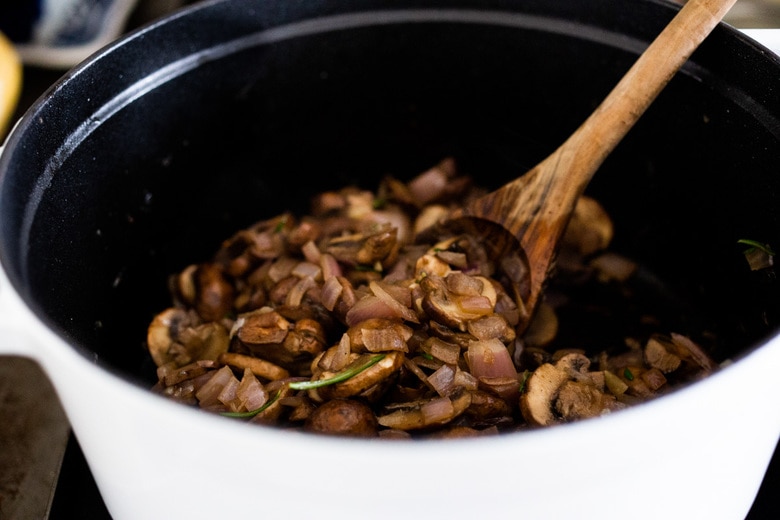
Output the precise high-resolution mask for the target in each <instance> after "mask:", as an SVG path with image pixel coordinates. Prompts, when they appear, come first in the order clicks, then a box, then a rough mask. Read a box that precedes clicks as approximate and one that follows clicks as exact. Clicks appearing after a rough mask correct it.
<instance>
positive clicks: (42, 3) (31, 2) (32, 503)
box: [0, 0, 780, 520]
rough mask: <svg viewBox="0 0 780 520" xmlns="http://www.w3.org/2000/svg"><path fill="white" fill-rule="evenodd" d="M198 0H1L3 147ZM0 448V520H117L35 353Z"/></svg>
mask: <svg viewBox="0 0 780 520" xmlns="http://www.w3.org/2000/svg"><path fill="white" fill-rule="evenodd" d="M199 1H201V0H0V145H2V142H3V140H4V139H5V136H6V134H7V132H8V130H9V128H10V126H11V125H12V124H13V122H15V121H17V120H18V119H19V118H20V117H21V116H22V114H23V113H24V112H25V111H26V110H27V109H28V108H29V107H30V105H32V104H33V103H34V102H35V100H36V99H38V98H39V97H40V96H41V95H43V94H44V93H45V92H46V90H47V89H48V88H49V87H50V86H51V85H53V84H54V83H55V82H56V81H57V80H58V79H59V78H60V77H61V76H62V75H63V74H65V73H66V72H67V70H68V69H70V68H71V67H72V66H74V65H76V64H78V63H79V62H80V61H82V60H83V59H84V58H86V57H87V56H88V55H90V54H92V52H94V51H96V50H97V49H99V48H100V47H102V46H103V45H105V44H106V43H108V42H110V41H111V40H113V39H115V38H117V37H119V36H121V35H122V34H123V33H125V32H127V31H130V30H132V29H135V28H137V27H139V26H141V25H144V24H146V23H148V22H151V21H153V20H155V19H157V18H159V17H161V16H164V15H166V14H168V13H170V12H171V11H173V10H175V9H178V8H181V7H184V6H186V5H188V4H194V3H197V2H199ZM551 1H552V0H551ZM558 1H574V0H558ZM625 1H627V2H630V1H632V0H625ZM677 1H678V2H679V3H683V2H684V0H677ZM726 22H727V23H729V24H730V25H733V26H735V27H737V28H740V29H769V28H772V29H775V28H776V29H778V30H780V0H738V2H737V4H736V5H735V6H734V7H733V8H732V10H731V12H730V13H729V14H728V15H727V17H726ZM3 35H5V36H3ZM0 446H1V447H2V448H1V449H0V519H3V520H22V519H36V520H38V519H41V520H46V519H52V520H57V519H73V518H89V519H91V520H109V519H110V517H109V515H108V513H107V511H106V510H105V506H104V505H103V503H102V499H101V498H100V495H99V493H98V491H97V488H96V487H95V483H94V480H93V479H92V477H91V474H90V473H89V469H88V468H87V466H86V463H85V461H84V459H83V455H82V454H81V451H80V448H79V446H78V443H77V442H76V441H75V439H74V438H73V436H72V435H71V434H70V430H69V425H68V424H67V419H66V418H65V416H64V413H63V412H62V410H61V409H60V408H59V405H58V401H57V398H56V395H55V394H54V391H53V389H52V388H51V387H50V385H48V384H47V381H46V379H45V377H44V376H43V375H42V373H40V370H39V369H38V367H37V365H35V364H34V363H33V362H31V361H29V360H26V359H21V358H14V357H0ZM778 486H780V454H778V453H776V455H775V460H773V462H772V465H771V466H770V469H769V472H768V473H767V477H766V480H765V482H764V485H763V487H762V488H761V491H760V493H759V498H758V499H757V501H756V504H755V506H754V508H753V510H752V511H751V512H750V515H749V517H748V520H764V519H770V518H771V519H776V518H780V502H778V498H777V497H775V496H774V495H775V494H776V492H777V490H778Z"/></svg>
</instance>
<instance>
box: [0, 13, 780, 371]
mask: <svg viewBox="0 0 780 520" xmlns="http://www.w3.org/2000/svg"><path fill="white" fill-rule="evenodd" d="M420 4H424V3H422V2H415V1H409V0H404V1H395V0H394V1H393V2H380V1H361V2H357V1H355V2H308V1H307V2H291V1H288V2H252V1H246V0H240V1H216V2H208V3H204V4H201V5H199V6H196V7H195V8H191V9H189V10H187V11H183V14H182V15H180V16H177V17H173V18H171V19H168V20H166V21H164V22H161V23H158V24H156V25H153V26H150V27H147V28H145V29H143V30H141V31H139V32H138V33H136V34H134V35H133V36H132V37H131V38H129V39H127V40H126V41H123V42H121V43H119V44H118V45H116V46H114V47H113V48H112V49H110V50H109V51H108V52H104V53H102V54H100V55H98V56H97V57H96V58H94V59H93V60H91V61H88V62H86V63H85V64H84V65H82V66H81V67H78V68H76V69H75V70H73V71H71V72H70V73H69V74H67V75H66V77H64V78H63V80H62V81H60V82H59V83H58V84H56V85H55V86H53V87H52V89H51V90H50V91H49V92H48V93H47V95H46V96H44V97H43V98H42V99H41V100H40V101H39V102H38V103H37V104H36V105H35V106H34V107H33V108H32V109H31V111H30V112H29V113H28V114H27V115H26V117H25V119H24V120H23V122H22V123H21V125H20V127H19V128H18V129H17V130H16V131H15V132H14V134H13V136H12V137H11V139H10V141H9V143H8V146H7V150H6V153H5V154H4V156H3V159H2V161H3V162H2V176H3V179H2V199H1V200H0V201H1V203H2V206H1V207H2V222H3V226H2V259H3V263H4V265H5V269H6V270H7V271H8V272H9V275H10V277H11V279H12V281H13V283H14V284H15V285H16V287H17V288H18V289H19V290H20V291H21V293H22V294H23V296H24V297H25V298H26V300H27V301H28V302H29V304H30V306H31V307H32V308H34V309H35V310H36V311H37V312H38V313H40V315H41V316H42V317H43V318H44V320H45V321H46V322H48V323H49V324H50V325H51V326H52V327H53V328H54V329H55V330H57V331H58V332H59V333H60V334H62V335H63V336H64V337H66V338H68V339H70V340H72V342H73V344H74V345H77V346H78V348H79V349H82V351H83V352H84V354H85V355H87V356H89V357H90V358H92V357H96V358H97V359H98V361H99V362H101V363H102V364H104V365H105V366H106V367H109V368H110V369H111V370H115V371H117V372H120V373H121V374H123V375H125V376H128V377H129V378H131V379H133V380H135V381H138V382H139V383H141V384H143V385H144V386H146V385H148V384H150V380H149V378H148V376H149V375H150V370H149V369H150V367H149V361H148V360H147V357H146V353H145V351H144V340H145V334H146V327H147V325H148V323H149V321H150V320H151V318H152V317H153V315H154V314H155V313H156V312H158V311H160V310H161V309H163V308H164V307H165V306H166V305H167V304H168V303H169V298H168V293H167V288H166V278H167V277H168V275H170V274H171V273H172V272H174V271H177V270H179V269H181V268H182V267H183V266H185V265H187V264H189V263H192V262H195V261H199V260H204V259H206V258H207V257H209V256H210V254H211V253H212V252H213V251H214V250H215V248H216V247H217V245H218V244H219V243H220V242H221V241H222V240H223V239H224V238H226V237H227V236H228V235H230V234H232V232H233V231H235V230H237V229H238V228H239V227H240V226H245V225H248V224H250V223H252V222H254V221H255V220H258V219H261V218H266V217H270V216H274V215H275V214H277V213H280V212H282V211H285V210H288V209H293V210H295V211H299V212H303V211H305V210H306V209H307V204H308V201H309V197H310V196H311V195H312V194H313V193H315V192H318V191H322V190H325V189H334V188H339V187H342V186H344V185H346V184H349V183H356V184H359V185H361V186H364V187H367V188H374V187H376V185H377V182H378V180H379V178H380V177H381V176H383V175H386V174H393V175H395V176H398V177H401V178H408V177H410V176H412V175H414V174H416V173H419V172H420V171H422V170H423V169H425V168H427V167H429V166H430V165H432V164H433V163H435V162H436V161H438V160H439V159H440V158H442V157H444V156H445V155H453V156H455V157H456V158H457V160H458V161H459V163H460V165H461V167H462V169H463V170H464V171H465V172H467V173H469V174H471V175H474V176H475V177H476V179H477V180H478V182H479V183H481V184H483V185H485V186H487V187H490V188H493V187H497V186H499V185H500V184H502V183H503V182H505V181H507V180H509V179H510V178H513V177H515V176H516V175H518V174H520V173H521V172H523V171H525V170H527V169H528V168H529V167H531V166H532V165H534V164H535V163H537V162H538V161H539V160H541V159H542V158H543V157H544V156H545V155H547V154H548V153H550V152H551V151H552V150H553V149H554V147H555V146H556V145H557V144H559V143H560V142H562V141H563V140H564V139H565V138H566V136H567V135H568V134H569V133H570V132H572V131H573V130H574V128H575V127H576V126H577V125H578V124H579V123H580V122H581V121H582V120H584V119H585V117H586V116H587V115H588V114H589V112H590V111H591V110H593V108H595V106H596V105H597V104H598V102H599V101H600V100H601V99H602V98H603V97H604V96H605V95H606V94H607V92H608V90H609V89H610V88H611V86H612V85H613V84H614V83H615V82H616V81H617V80H618V79H619V77H620V76H621V75H622V74H623V73H624V72H625V71H626V70H627V69H628V67H629V66H630V65H631V63H633V61H634V60H635V59H636V57H637V56H638V53H639V52H641V50H642V49H643V48H644V46H646V45H647V43H648V42H649V41H650V40H651V39H652V38H653V37H654V36H655V35H656V34H657V33H658V32H659V31H660V29H661V28H662V26H663V25H664V24H665V23H666V22H667V21H668V20H669V19H670V18H671V17H672V16H673V14H674V13H675V8H674V7H672V6H671V4H665V3H658V2H644V1H641V2H640V1H636V2H625V0H597V1H591V2H541V1H456V0H449V1H446V2H437V6H438V7H437V9H436V10H426V9H423V7H422V6H421V5H420ZM550 4H553V5H550ZM581 4H582V5H581ZM388 9H390V10H391V11H387V10H388ZM378 10H383V12H384V14H382V15H378V14H376V13H375V12H374V13H372V11H378ZM349 13H353V14H349ZM354 13H357V14H354ZM315 14H317V15H318V16H319V18H317V20H316V22H315V23H310V24H307V23H303V22H301V21H302V20H305V19H306V18H307V17H310V16H313V15H315ZM404 20H406V21H404ZM283 26H286V28H285V29H280V27H283ZM166 67H167V68H166ZM160 70H162V71H163V72H159V71H160ZM778 93H780V62H778V60H777V58H776V57H771V56H769V55H767V54H766V53H765V52H764V51H763V50H762V49H760V48H759V47H758V46H757V45H755V44H754V43H752V42H750V41H748V40H747V39H746V38H744V37H742V36H740V35H738V34H737V33H736V31H734V30H732V29H730V28H728V27H725V26H721V27H719V28H717V29H716V31H715V32H714V33H713V34H712V35H711V37H710V38H709V39H708V40H707V41H706V42H705V43H704V45H703V46H702V47H701V48H700V49H699V50H697V52H696V54H695V55H694V57H693V59H692V61H691V62H690V63H689V64H688V65H687V66H686V67H685V69H684V70H683V71H681V72H680V73H679V74H678V75H677V76H676V77H675V78H674V79H673V80H672V82H671V83H670V85H669V86H668V87H667V89H666V90H665V91H664V92H662V94H661V95H660V97H659V98H658V100H657V101H656V103H655V104H654V105H653V106H652V107H651V108H650V110H649V111H648V112H647V113H646V114H645V115H644V116H643V117H642V119H641V120H640V122H639V124H638V125H637V126H636V127H635V128H634V129H633V130H632V131H631V132H630V134H629V135H628V136H627V137H626V139H625V140H624V141H623V142H622V143H621V144H620V146H619V147H618V149H617V150H616V151H615V152H614V153H613V154H612V155H611V156H610V157H609V158H608V160H607V161H606V163H605V164H604V165H603V167H602V169H601V170H600V171H599V172H598V173H597V174H596V176H595V178H594V180H593V182H592V183H591V185H590V187H589V189H588V191H589V193H590V194H592V195H593V196H595V197H596V198H598V199H599V200H600V201H602V203H603V204H604V205H605V206H606V208H607V210H608V211H609V212H610V214H611V215H612V216H613V217H614V219H615V223H616V228H617V231H616V239H615V249H617V250H618V251H620V252H623V253H625V254H627V255H629V256H631V257H633V258H636V259H638V260H640V261H641V262H642V264H643V266H644V267H645V269H646V271H647V273H652V276H654V277H657V279H658V280H661V281H662V283H661V284H659V285H658V287H659V288H660V287H663V291H662V294H663V296H664V297H668V299H666V300H664V305H668V308H669V310H670V313H672V314H674V315H675V316H676V317H677V323H678V332H681V333H691V334H692V335H693V336H695V337H699V336H700V335H701V333H702V332H703V331H707V332H708V333H710V332H711V333H712V334H713V335H714V336H715V337H717V341H715V342H714V343H713V345H712V346H713V348H714V349H715V354H716V356H717V357H718V358H719V359H724V358H726V357H729V356H737V355H739V353H740V352H745V351H746V349H748V348H749V347H750V346H752V345H755V344H757V343H760V342H761V341H762V340H764V339H766V338H767V337H768V336H769V335H771V334H772V333H773V332H774V331H775V327H776V324H777V318H778V288H777V282H776V281H775V276H774V272H773V271H771V270H769V271H763V272H760V273H758V272H751V271H750V270H749V269H748V267H747V263H746V261H745V258H744V256H743V254H742V251H743V249H744V248H743V247H742V246H739V245H738V244H737V241H738V240H739V239H741V238H748V239H754V240H759V241H763V242H769V243H770V244H771V245H773V246H774V247H776V248H780V221H779V220H780V219H779V217H780V211H779V210H778V208H780V206H778V197H780V176H778V165H779V164H780V120H779V119H778V118H779V117H780V95H778ZM650 279H652V278H651V277H650V276H649V275H648V280H650Z"/></svg>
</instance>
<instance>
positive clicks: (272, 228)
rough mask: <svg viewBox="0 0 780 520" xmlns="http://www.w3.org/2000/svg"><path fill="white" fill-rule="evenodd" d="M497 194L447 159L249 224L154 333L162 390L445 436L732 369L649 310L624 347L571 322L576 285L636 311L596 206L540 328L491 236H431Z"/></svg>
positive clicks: (505, 427)
mask: <svg viewBox="0 0 780 520" xmlns="http://www.w3.org/2000/svg"><path fill="white" fill-rule="evenodd" d="M482 193H483V191H482V190H480V189H479V188H477V187H475V186H474V185H473V184H472V182H471V179H470V178H468V177H467V176H465V175H461V174H459V173H458V172H457V171H456V167H455V162H454V161H453V160H452V159H445V160H444V161H442V162H441V163H440V164H438V165H436V166H435V167H433V168H431V169H430V170H428V171H426V172H424V173H422V174H420V175H419V176H417V177H416V178H414V179H413V180H411V181H410V182H408V183H403V182H400V181H399V180H397V179H394V178H390V177H387V178H385V179H384V180H383V181H382V182H381V184H380V186H379V187H378V191H377V192H376V193H373V192H369V191H365V190H361V189H358V188H355V187H348V188H344V189H342V190H340V191H332V192H326V193H321V194H319V195H318V196H316V197H315V198H314V200H313V203H312V208H311V214H310V215H308V216H302V217H297V216H295V215H292V214H284V215H280V216H277V217H275V218H272V219H269V220H265V221H262V222H259V223H257V224H255V225H253V226H252V227H250V228H248V229H245V230H241V231H239V232H238V233H236V234H235V235H234V236H233V237H231V238H229V239H228V240H226V241H225V242H224V243H223V245H222V247H221V248H220V249H219V251H217V253H216V254H215V256H214V257H213V259H212V260H211V261H208V262H204V263H200V264H194V265H191V266H189V267H187V268H186V269H184V270H183V271H182V272H181V273H179V274H177V275H175V276H173V277H172V278H171V292H172V294H173V303H172V306H171V307H170V308H168V309H165V310H164V311H162V312H161V313H160V314H158V315H157V316H156V317H155V318H154V320H153V321H152V323H151V325H150V326H149V330H148V338H147V339H148V348H149V352H150V353H151V356H152V358H153V360H154V362H155V364H156V365H157V367H158V370H157V375H158V378H159V382H158V383H157V385H156V386H155V390H156V391H158V392H160V393H162V394H164V395H166V396H168V397H170V398H172V399H175V400H177V401H181V402H183V403H187V404H190V405H193V406H198V407H200V408H202V409H205V410H208V411H212V412H217V413H222V414H224V415H229V416H234V417H238V418H243V419H242V420H248V421H251V422H255V423H262V424H275V425H279V426H282V427H286V428H299V429H304V430H306V431H311V432H318V433H327V434H336V435H352V436H362V437H385V438H418V437H419V438H429V437H435V438H440V437H462V436H476V435H485V434H496V433H499V432H507V431H517V430H519V429H524V428H529V427H539V426H549V425H553V424H558V423H562V422H569V421H575V420H579V419H584V418H589V417H597V416H600V415H603V414H605V413H610V412H612V411H615V410H619V409H621V408H624V407H626V406H628V405H631V404H633V403H636V402H640V401H644V400H647V399H650V398H652V397H654V396H657V395H659V394H661V393H663V392H666V391H668V390H669V389H671V388H673V387H675V386H678V385H680V384H683V383H686V382H689V381H692V380H695V379H698V378H700V377H703V376H704V375H706V374H708V373H710V372H712V371H713V370H715V369H716V368H717V366H716V364H715V363H714V362H713V360H712V359H711V358H710V357H709V356H708V355H707V353H706V352H705V350H704V349H703V348H701V347H699V346H698V345H697V344H696V343H695V342H694V341H692V340H691V339H690V338H689V337H686V336H683V335H681V334H677V333H675V332H674V331H671V330H663V329H662V328H661V327H662V326H663V324H662V323H659V322H658V319H657V318H656V317H655V316H652V315H648V314H647V313H644V312H643V311H640V312H637V313H636V321H637V326H636V327H635V330H636V331H638V332H636V333H635V334H632V333H626V335H625V336H621V337H620V341H619V343H620V344H618V345H615V344H604V345H595V346H594V345H592V344H591V342H587V341H585V340H584V338H586V337H587V335H588V334H589V331H590V325H588V320H590V318H586V320H585V322H586V323H585V324H584V325H583V324H582V323H580V324H571V325H570V324H568V322H567V319H565V318H563V317H562V316H563V315H567V312H569V311H568V310H567V309H568V308H569V307H570V306H571V301H570V300H571V298H569V297H568V296H567V291H569V290H571V288H572V287H577V288H583V287H597V288H600V289H598V290H605V289H609V290H611V291H612V292H613V293H615V294H617V295H618V304H617V305H618V306H624V307H626V308H628V307H631V306H632V305H633V304H632V303H627V302H630V301H631V300H630V299H631V291H630V290H628V289H626V287H627V285H626V284H627V283H628V282H629V281H630V280H631V278H632V277H633V276H634V273H635V272H636V271H637V266H636V264H635V263H634V262H632V261H631V260H629V259H627V258H625V257H622V256H620V255H618V254H615V253H613V252H609V251H608V250H607V248H608V246H609V244H610V241H611V239H612V235H613V226H612V222H611V221H610V219H609V217H608V216H607V214H606V213H605V212H604V210H603V208H602V207H601V206H600V205H599V204H598V203H597V202H596V201H595V200H593V199H591V198H588V197H584V198H583V199H582V200H581V201H580V203H579V205H578V207H577V211H576V214H575V216H574V218H573V220H572V223H571V225H570V226H569V228H568V230H567V233H566V236H565V237H564V241H563V245H562V249H561V251H560V253H559V257H558V263H557V268H556V269H557V271H556V273H555V276H554V277H553V278H552V281H551V282H550V283H551V285H550V287H548V292H547V293H546V295H545V300H544V301H543V302H542V303H541V305H540V307H539V308H538V309H537V312H536V313H535V314H534V316H533V317H532V319H531V321H530V324H528V326H525V323H524V322H523V320H525V319H526V318H527V317H525V316H524V310H523V307H522V302H520V304H519V305H518V302H515V301H514V299H513V297H512V296H510V294H511V293H510V292H508V291H507V288H506V287H505V285H504V284H503V278H502V274H501V271H500V270H499V269H498V268H497V266H496V265H495V262H493V261H491V259H490V258H489V257H488V255H487V253H486V251H485V249H484V247H483V245H482V244H480V243H479V240H478V239H477V238H476V237H474V236H470V235H468V234H456V235H453V234H451V233H450V234H445V233H444V231H441V233H440V234H439V235H438V236H435V237H434V238H433V240H432V241H430V242H428V243H424V244H421V243H418V239H416V237H417V235H418V233H419V232H420V231H422V230H430V229H431V226H432V225H433V224H434V223H436V222H438V221H439V220H440V219H441V218H442V217H443V216H445V215H447V214H448V212H449V211H450V209H451V208H453V207H455V206H456V205H462V204H463V203H464V202H465V201H467V200H469V199H470V198H472V197H475V196H479V195H480V194H482ZM430 234H431V233H430V232H427V233H425V235H426V238H427V236H428V235H430ZM418 238H419V237H418ZM589 290H590V289H589ZM584 293H585V294H586V295H587V294H589V293H588V290H586V291H584ZM621 299H622V300H625V301H621ZM586 302H587V297H586ZM584 306H585V307H588V306H589V304H588V303H586V304H585V305H584ZM591 306H592V305H591ZM598 312H601V311H597V313H598ZM616 321H626V318H625V316H620V317H618V318H616ZM590 323H591V325H592V320H590ZM559 325H560V329H561V330H560V331H559ZM577 327H580V329H577ZM648 327H649V328H650V329H649V330H650V331H649V332H647V331H648ZM626 330H631V329H630V328H627V329H626ZM518 331H521V333H520V334H518ZM565 331H568V333H567V334H564V332H565ZM564 336H565V337H566V338H568V339H566V340H565V341H564V340H562V339H561V338H562V337H564ZM572 337H574V338H577V337H582V338H583V341H582V342H581V343H582V344H577V340H576V339H575V340H574V341H572V340H571V338H572ZM561 343H563V344H561ZM613 343H614V342H613Z"/></svg>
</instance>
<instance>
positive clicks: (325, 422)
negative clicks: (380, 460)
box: [304, 399, 378, 437]
mask: <svg viewBox="0 0 780 520" xmlns="http://www.w3.org/2000/svg"><path fill="white" fill-rule="evenodd" d="M304 428H305V429H306V430H307V431H310V432H314V433H323V434H327V435H343V436H348V437H376V435H377V429H378V426H377V421H376V417H375V416H374V412H373V411H372V410H371V408H370V407H369V406H368V405H367V404H365V403H362V402H360V401H357V400H354V399H333V400H331V401H328V402H326V403H324V404H322V405H321V406H319V407H317V408H316V409H315V410H314V411H313V412H312V413H311V414H310V415H309V417H308V418H307V419H306V424H305V426H304Z"/></svg>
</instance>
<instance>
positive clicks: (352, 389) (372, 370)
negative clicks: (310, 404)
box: [310, 351, 404, 401]
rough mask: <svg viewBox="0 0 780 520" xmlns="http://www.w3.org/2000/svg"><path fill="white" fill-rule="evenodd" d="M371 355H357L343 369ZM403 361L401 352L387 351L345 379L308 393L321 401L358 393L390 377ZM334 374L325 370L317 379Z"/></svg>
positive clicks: (356, 364) (326, 377)
mask: <svg viewBox="0 0 780 520" xmlns="http://www.w3.org/2000/svg"><path fill="white" fill-rule="evenodd" d="M373 355H375V354H364V355H362V356H360V357H358V358H357V359H355V360H354V361H353V362H352V363H350V364H349V365H347V367H345V369H344V370H349V369H350V368H352V367H354V366H359V365H362V364H364V363H365V362H366V361H367V359H368V358H369V357H370V356H373ZM403 362H404V355H403V353H402V352H398V351H393V352H387V353H386V354H385V357H384V358H383V359H382V360H380V361H379V362H378V363H376V364H374V365H372V366H370V367H368V368H367V369H365V370H363V371H361V372H359V373H357V374H355V375H354V376H352V377H350V378H349V379H347V380H346V381H343V382H341V383H335V384H333V385H330V386H325V387H322V388H319V389H317V390H318V391H317V392H312V393H311V394H310V395H312V398H313V399H314V400H315V401H322V400H323V399H338V398H344V397H352V396H355V395H358V394H360V393H362V392H365V391H367V390H368V389H370V388H371V387H372V386H374V385H376V384H379V383H381V382H382V381H385V380H386V379H388V378H389V377H391V376H392V375H393V374H394V373H395V372H396V371H398V369H399V368H401V366H402V365H403ZM335 375H336V374H335V373H333V372H329V371H325V372H322V373H320V374H319V375H318V377H317V379H328V378H330V377H333V376H335Z"/></svg>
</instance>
